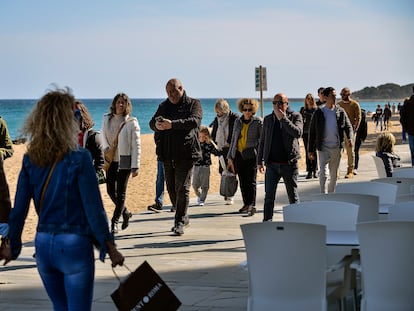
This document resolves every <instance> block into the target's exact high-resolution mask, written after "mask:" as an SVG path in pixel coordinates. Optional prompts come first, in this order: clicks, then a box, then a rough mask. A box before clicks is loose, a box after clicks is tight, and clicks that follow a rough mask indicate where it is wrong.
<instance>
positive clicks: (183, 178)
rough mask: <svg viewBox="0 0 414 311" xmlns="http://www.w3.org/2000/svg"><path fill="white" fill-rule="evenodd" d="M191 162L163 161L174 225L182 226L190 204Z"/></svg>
mask: <svg viewBox="0 0 414 311" xmlns="http://www.w3.org/2000/svg"><path fill="white" fill-rule="evenodd" d="M192 171H193V162H192V161H191V160H181V161H175V160H165V161H164V172H165V180H166V183H167V190H168V194H169V196H170V199H171V203H172V205H173V206H174V207H175V208H176V209H177V210H176V212H175V224H176V225H177V224H178V223H182V224H184V222H185V220H186V218H187V217H188V216H187V209H188V205H189V203H190V187H191V173H192Z"/></svg>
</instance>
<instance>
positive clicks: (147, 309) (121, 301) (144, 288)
mask: <svg viewBox="0 0 414 311" xmlns="http://www.w3.org/2000/svg"><path fill="white" fill-rule="evenodd" d="M123 267H125V268H126V269H127V270H128V271H130V272H131V270H129V268H128V267H127V266H126V265H125V264H124V265H123ZM112 271H113V272H114V275H115V277H116V278H117V279H118V281H119V283H120V285H119V287H118V288H117V289H116V290H115V291H114V292H113V293H112V294H111V298H112V300H113V301H114V303H115V305H116V307H117V308H118V310H121V311H127V310H128V311H129V310H142V311H159V310H163V311H175V310H177V309H178V308H179V307H180V306H181V301H180V300H179V299H178V298H177V297H176V296H175V295H174V293H173V292H172V290H171V289H170V288H169V287H168V286H167V284H165V282H164V281H163V280H162V279H161V277H160V276H159V275H158V273H157V272H155V270H154V269H153V268H152V267H151V266H150V265H149V263H148V262H147V261H144V262H143V263H142V264H141V265H140V266H139V267H138V268H137V269H136V270H135V271H134V272H131V273H130V274H129V275H128V277H127V278H126V279H125V280H124V281H122V282H121V280H120V278H119V276H118V275H117V274H116V272H115V269H114V268H112Z"/></svg>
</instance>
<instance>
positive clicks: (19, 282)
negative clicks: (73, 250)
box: [0, 145, 409, 311]
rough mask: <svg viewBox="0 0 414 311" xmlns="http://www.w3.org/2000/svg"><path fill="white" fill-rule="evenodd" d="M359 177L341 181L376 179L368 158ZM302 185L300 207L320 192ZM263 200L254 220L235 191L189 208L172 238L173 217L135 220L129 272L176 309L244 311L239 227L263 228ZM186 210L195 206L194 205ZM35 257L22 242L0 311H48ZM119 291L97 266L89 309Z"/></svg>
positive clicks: (3, 277) (127, 248) (104, 306)
mask: <svg viewBox="0 0 414 311" xmlns="http://www.w3.org/2000/svg"><path fill="white" fill-rule="evenodd" d="M396 152H397V153H398V154H400V156H401V157H402V160H403V161H402V163H403V165H404V166H408V165H409V151H408V145H399V146H397V148H396ZM345 171H346V164H345V162H342V163H341V172H342V176H343V174H344V172H345ZM358 172H359V173H358V175H357V176H355V178H354V179H352V180H346V179H343V178H340V179H339V180H338V182H339V183H342V182H349V181H366V180H370V179H373V178H377V174H376V169H375V165H374V163H373V161H372V158H371V155H363V156H362V157H361V160H360V169H359V170H358ZM299 179H300V180H299V192H300V198H301V200H302V201H305V200H307V199H308V198H309V195H310V194H311V193H318V192H319V183H318V179H311V180H306V179H305V174H302V175H301V176H300V178H299ZM263 197H264V191H263V184H259V185H258V189H257V207H258V213H257V214H256V215H255V216H253V217H245V216H243V215H240V214H239V213H238V212H237V211H238V209H239V208H240V207H241V197H240V193H239V192H238V193H237V194H236V196H235V204H234V205H232V206H228V205H223V203H224V201H223V199H222V197H221V196H219V195H218V194H210V195H209V196H208V198H207V201H206V205H205V206H203V207H198V206H191V207H190V209H189V215H190V221H191V223H190V227H188V228H186V230H185V234H184V235H183V236H179V237H177V236H172V234H171V231H170V229H171V227H172V224H173V213H171V212H169V211H168V210H165V212H163V213H159V214H155V213H150V212H142V213H139V214H135V215H134V216H133V218H132V219H131V224H130V227H129V228H128V229H127V230H126V231H122V232H121V233H120V234H118V235H117V244H118V246H119V249H120V251H121V252H122V253H123V254H124V256H125V257H126V264H127V265H128V266H129V267H130V268H131V269H135V268H136V267H137V266H139V265H140V264H141V263H142V262H143V261H144V260H147V261H148V262H149V263H150V264H151V266H152V267H153V268H154V269H155V270H156V271H157V272H158V273H159V274H160V275H161V277H162V278H163V279H164V281H165V282H166V283H167V284H168V285H169V286H170V287H171V288H172V289H173V290H174V292H175V294H176V295H177V296H178V297H179V299H180V300H181V301H182V303H183V305H182V307H181V308H180V310H185V311H196V310H197V311H207V310H209V311H236V310H237V311H240V310H246V304H247V288H248V275H247V272H246V271H245V270H243V269H242V268H241V266H240V263H241V262H243V261H244V260H246V253H245V249H244V243H243V239H242V234H241V230H240V224H243V223H249V222H260V221H262V216H263V215H262V207H263ZM276 202H277V204H276V206H275V211H276V213H275V217H274V220H275V221H277V220H282V214H281V207H282V206H283V205H286V204H288V199H287V196H286V191H285V189H284V185H281V186H280V187H279V190H278V192H277V196H276ZM191 203H192V204H195V200H194V199H192V200H191V202H190V204H191ZM33 253H34V247H33V243H26V245H25V246H24V248H23V250H22V255H21V256H20V257H19V259H18V260H16V261H14V262H12V263H10V264H9V265H8V266H6V267H3V266H1V267H0V310H2V311H9V310H10V311H11V310H13V311H15V310H28V309H30V310H32V311H37V310H42V311H44V310H52V306H51V303H50V301H49V299H48V297H47V295H46V293H45V291H44V289H43V286H42V284H41V280H40V277H39V275H38V272H37V270H36V263H35V261H34V259H33V258H32V254H33ZM117 271H118V272H119V274H120V275H121V276H122V275H126V271H125V270H124V269H123V268H117ZM144 281H145V280H143V282H144ZM117 286H118V281H117V280H116V279H115V277H114V275H113V273H112V269H111V267H110V264H109V260H107V261H106V262H105V263H104V264H103V263H101V262H100V261H96V277H95V294H94V302H93V310H99V311H106V310H116V308H115V306H114V304H113V302H112V300H111V298H110V294H111V293H112V292H113V291H114V290H115V289H116V288H117Z"/></svg>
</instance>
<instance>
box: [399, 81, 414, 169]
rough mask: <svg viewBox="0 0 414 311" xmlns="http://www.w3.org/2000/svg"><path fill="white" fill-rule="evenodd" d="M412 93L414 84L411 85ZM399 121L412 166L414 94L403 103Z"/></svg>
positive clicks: (413, 152) (413, 161) (413, 164)
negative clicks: (406, 137)
mask: <svg viewBox="0 0 414 311" xmlns="http://www.w3.org/2000/svg"><path fill="white" fill-rule="evenodd" d="M413 93H414V85H413ZM400 122H401V125H402V127H403V129H404V130H405V132H406V133H407V135H408V145H409V146H410V153H411V165H412V166H414V94H413V95H411V97H410V98H409V99H408V100H405V101H404V104H403V106H402V108H401V112H400Z"/></svg>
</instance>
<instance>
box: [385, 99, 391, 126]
mask: <svg viewBox="0 0 414 311" xmlns="http://www.w3.org/2000/svg"><path fill="white" fill-rule="evenodd" d="M391 117H392V112H391V109H390V105H389V104H385V106H384V130H385V131H389V130H390V120H391Z"/></svg>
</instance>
